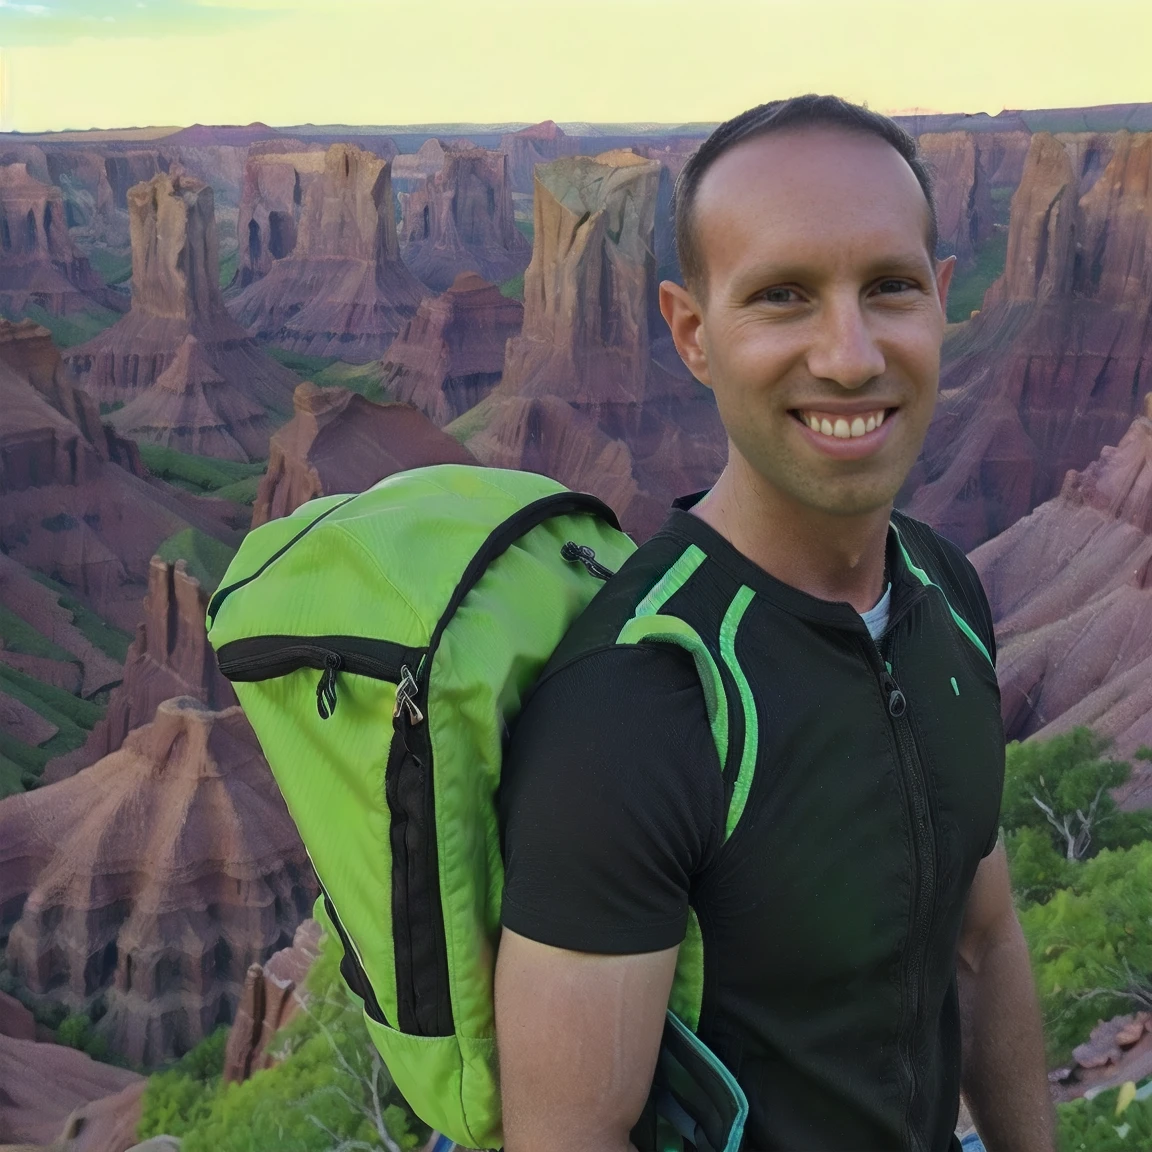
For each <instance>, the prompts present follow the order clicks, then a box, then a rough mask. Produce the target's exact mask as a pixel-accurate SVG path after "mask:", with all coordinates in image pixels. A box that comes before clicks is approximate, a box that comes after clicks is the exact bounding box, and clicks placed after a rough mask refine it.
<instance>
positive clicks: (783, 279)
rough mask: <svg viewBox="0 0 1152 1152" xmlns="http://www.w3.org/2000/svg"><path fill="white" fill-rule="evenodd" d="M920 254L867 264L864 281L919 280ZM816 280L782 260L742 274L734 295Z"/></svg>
mask: <svg viewBox="0 0 1152 1152" xmlns="http://www.w3.org/2000/svg"><path fill="white" fill-rule="evenodd" d="M925 263H926V261H925V254H924V253H916V254H913V253H895V254H893V255H890V256H882V257H880V258H879V259H877V260H873V261H871V263H869V264H868V265H867V266H866V267H865V269H864V279H865V280H871V279H873V278H874V277H876V276H883V275H885V274H894V273H899V274H901V275H906V276H919V277H923V276H924V274H925ZM817 278H819V273H818V271H817V269H815V268H814V267H813V266H812V265H810V264H804V263H802V262H800V261H784V262H781V263H778V264H759V265H756V266H754V267H752V268H749V269H748V270H747V271H746V272H742V273H741V274H740V275H739V276H738V277H737V279H736V280H735V281H734V282H733V288H734V289H735V294H736V295H737V296H743V295H745V294H746V293H748V292H751V291H753V290H754V289H756V288H759V287H764V286H767V285H769V284H786V283H789V282H791V281H800V282H805V281H811V280H813V279H817Z"/></svg>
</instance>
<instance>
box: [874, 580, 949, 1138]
mask: <svg viewBox="0 0 1152 1152" xmlns="http://www.w3.org/2000/svg"><path fill="white" fill-rule="evenodd" d="M921 598H922V595H917V594H916V593H913V594H912V595H910V596H909V598H908V600H907V601H906V602H905V604H904V605H903V606H902V608H901V611H900V613H899V615H897V616H894V617H892V618H891V620H890V621H889V635H894V634H893V633H892V632H891V628H892V625H893V624H895V623H896V622H898V620H899V619H900V618H902V617H903V616H904V615H905V614H906V613H907V612H908V611H909V610H910V609H911V607H912V606H913V604H914V603H915V602H916V601H918V600H920V599H921ZM864 643H865V650H866V652H867V656H868V660H869V663H870V664H871V665H872V667H873V670H874V672H875V674H876V676H877V679H878V680H879V683H880V688H881V691H882V693H883V696H884V703H885V708H886V710H887V712H888V718H889V723H890V724H891V726H892V731H893V734H894V735H895V737H896V746H897V749H898V750H899V755H900V767H901V776H902V779H903V783H904V793H905V799H906V804H907V810H908V817H909V822H910V824H911V827H912V833H913V840H914V844H915V853H914V870H915V875H914V876H913V910H912V926H911V930H910V932H909V945H908V948H907V951H906V954H905V987H906V988H907V989H908V991H909V995H910V1012H909V1020H908V1022H907V1024H906V1025H904V1026H902V1028H901V1035H900V1045H901V1058H902V1060H903V1062H904V1066H905V1070H906V1072H907V1075H908V1080H909V1097H908V1109H907V1113H906V1117H905V1124H906V1127H907V1129H908V1144H909V1148H910V1149H913V1150H914V1152H915V1150H919V1149H922V1148H923V1147H924V1142H923V1139H922V1137H921V1134H920V1133H919V1132H918V1131H917V1130H916V1127H915V1126H914V1125H913V1122H912V1116H911V1109H912V1105H913V1102H914V1101H915V1099H916V1095H917V1092H918V1083H917V1079H918V1078H917V1075H916V1062H915V1060H914V1058H913V1052H912V1044H913V1042H914V1040H915V1038H916V1036H917V1035H918V1034H919V1026H918V1025H919V1017H920V1009H921V1006H922V1003H923V999H924V993H923V987H922V986H923V982H924V960H925V956H926V954H927V947H928V938H929V935H930V930H931V926H932V904H933V900H934V897H935V892H936V843H935V834H934V831H933V827H932V815H931V811H930V808H929V803H928V789H927V781H926V778H925V774H924V766H923V762H922V760H921V758H920V754H919V751H918V749H917V747H916V740H915V737H914V735H913V733H912V728H911V718H910V717H909V715H908V700H907V697H906V696H905V695H904V692H903V690H902V689H901V687H900V685H899V684H898V683H897V682H896V678H895V676H894V675H893V673H892V671H891V670H890V667H889V662H887V661H885V660H884V657H883V654H882V653H881V650H880V648H879V647H878V645H877V644H876V642H875V641H874V640H872V638H871V637H866V638H865V641H864ZM892 647H893V648H894V647H895V645H894V643H893V645H892ZM892 655H893V656H894V655H895V652H894V651H893V652H892Z"/></svg>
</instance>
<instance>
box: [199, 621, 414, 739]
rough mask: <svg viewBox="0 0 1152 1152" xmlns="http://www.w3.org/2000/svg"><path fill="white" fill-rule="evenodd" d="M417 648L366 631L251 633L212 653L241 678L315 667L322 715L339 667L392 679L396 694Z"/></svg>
mask: <svg viewBox="0 0 1152 1152" xmlns="http://www.w3.org/2000/svg"><path fill="white" fill-rule="evenodd" d="M422 651H423V650H422V649H419V648H415V649H414V648H405V647H404V645H403V644H394V643H393V642H392V641H391V640H373V639H371V638H370V637H367V636H253V637H250V638H248V639H245V640H232V641H230V642H229V643H227V644H223V645H221V647H220V651H219V652H218V653H217V654H216V659H217V663H218V664H219V666H220V671H221V673H222V674H223V675H224V676H225V677H226V678H227V679H229V680H232V681H237V682H240V683H251V682H253V681H257V680H272V679H275V678H276V677H279V676H287V675H289V674H290V673H292V672H296V671H299V669H301V668H315V669H317V670H319V671H320V672H321V676H320V680H319V681H318V682H317V684H316V711H317V712H318V713H319V714H320V718H321V719H322V720H327V719H328V718H329V717H330V716H331V715H332V714H333V713H334V712H335V711H336V700H337V697H336V674H337V673H338V672H351V673H352V674H353V675H356V676H369V677H371V678H372V679H373V680H385V681H388V682H389V683H393V684H397V685H398V687H397V699H399V693H400V687H399V686H400V685H402V682H403V679H404V674H405V673H406V672H407V671H408V669H407V662H409V661H411V662H415V660H414V658H415V657H416V656H418V655H420V654H421V653H422ZM408 676H409V679H411V673H408Z"/></svg>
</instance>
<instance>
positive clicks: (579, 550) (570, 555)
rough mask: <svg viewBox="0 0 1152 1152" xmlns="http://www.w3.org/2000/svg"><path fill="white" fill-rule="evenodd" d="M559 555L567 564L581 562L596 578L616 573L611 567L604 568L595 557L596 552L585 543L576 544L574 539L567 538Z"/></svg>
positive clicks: (599, 578)
mask: <svg viewBox="0 0 1152 1152" xmlns="http://www.w3.org/2000/svg"><path fill="white" fill-rule="evenodd" d="M560 555H561V556H562V557H563V558H564V559H565V560H567V561H568V563H569V564H583V565H584V567H585V568H587V569H588V571H589V572H590V573H591V574H592V575H593V576H595V577H596V579H597V580H607V579H608V578H609V577H610V576H615V575H616V573H615V572H613V571H612V569H611V568H606V567H605V566H604V565H603V564H601V563H600V561H599V560H597V559H596V553H595V552H594V551H593V550H592V549H591V548H589V547H588V545H587V544H577V543H576V542H575V541H574V540H568V541H566V542H565V544H564V545H563V547H562V548H561V549H560Z"/></svg>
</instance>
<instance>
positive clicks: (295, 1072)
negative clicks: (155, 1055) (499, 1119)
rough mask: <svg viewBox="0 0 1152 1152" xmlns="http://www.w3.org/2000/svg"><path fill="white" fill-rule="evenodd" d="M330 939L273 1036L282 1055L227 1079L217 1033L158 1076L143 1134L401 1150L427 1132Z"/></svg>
mask: <svg viewBox="0 0 1152 1152" xmlns="http://www.w3.org/2000/svg"><path fill="white" fill-rule="evenodd" d="M339 953H340V949H339V944H338V943H334V942H333V938H332V937H331V936H328V937H326V938H325V940H324V942H323V945H322V948H321V954H320V958H319V959H318V960H317V962H316V963H315V964H314V965H313V966H312V969H311V971H310V972H309V973H308V980H307V984H308V991H309V1004H308V1008H307V1010H306V1011H304V1012H302V1013H300V1014H299V1015H298V1016H297V1017H296V1019H294V1020H293V1021H292V1022H291V1023H290V1024H289V1025H288V1026H287V1028H285V1029H283V1030H282V1031H280V1032H279V1033H277V1035H276V1036H275V1037H274V1038H273V1040H272V1045H273V1050H274V1051H276V1052H277V1053H278V1054H279V1055H280V1056H281V1057H282V1060H281V1062H280V1063H278V1064H276V1065H275V1066H274V1067H272V1068H268V1069H265V1070H263V1071H260V1072H257V1073H256V1074H255V1075H253V1076H252V1078H251V1079H249V1080H246V1081H245V1082H244V1083H242V1084H223V1083H222V1078H221V1071H222V1068H223V1047H224V1045H223V1040H221V1039H218V1038H217V1037H216V1036H213V1037H210V1038H209V1039H208V1040H206V1041H204V1043H202V1044H201V1045H198V1046H197V1047H196V1048H194V1049H193V1050H192V1051H191V1052H189V1053H188V1054H187V1055H186V1056H185V1057H184V1058H183V1059H182V1060H181V1061H180V1062H179V1063H178V1064H177V1065H176V1066H175V1067H174V1068H172V1069H170V1070H168V1071H166V1072H160V1073H157V1074H156V1075H154V1076H152V1077H151V1079H150V1080H149V1082H148V1087H147V1089H146V1090H145V1093H144V1101H143V1112H142V1116H141V1120H140V1124H139V1127H138V1128H137V1130H136V1138H137V1139H138V1140H146V1139H148V1138H149V1137H151V1136H157V1135H160V1134H161V1133H168V1134H170V1135H173V1136H179V1137H180V1139H181V1147H182V1148H183V1150H184V1152H329V1150H330V1149H332V1148H336V1147H340V1148H348V1149H351V1148H358V1149H365V1150H367V1152H372V1150H374V1149H381V1150H383V1149H388V1150H390V1152H391V1150H393V1149H403V1150H404V1152H409V1150H411V1149H415V1148H417V1147H419V1146H420V1145H421V1144H422V1143H423V1141H424V1140H426V1139H427V1137H428V1129H427V1128H425V1127H424V1126H423V1125H421V1124H420V1123H419V1122H418V1121H416V1120H415V1119H414V1118H413V1117H412V1116H411V1114H410V1112H409V1111H408V1109H407V1106H406V1105H404V1103H403V1101H402V1100H401V1098H400V1096H399V1094H398V1093H397V1092H396V1090H395V1087H394V1086H393V1084H392V1082H391V1079H390V1077H389V1076H388V1073H387V1071H386V1070H385V1068H384V1066H383V1064H382V1063H381V1062H380V1059H379V1057H378V1056H377V1054H376V1050H375V1048H373V1046H372V1043H371V1041H370V1040H369V1038H368V1034H367V1032H366V1031H365V1027H364V1018H363V1013H362V1011H361V1005H360V1001H359V1000H357V999H356V998H355V997H354V996H352V995H351V993H350V992H349V991H348V989H347V987H346V986H345V984H344V982H343V981H342V980H341V978H340V974H339Z"/></svg>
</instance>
